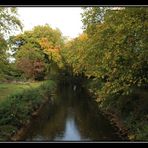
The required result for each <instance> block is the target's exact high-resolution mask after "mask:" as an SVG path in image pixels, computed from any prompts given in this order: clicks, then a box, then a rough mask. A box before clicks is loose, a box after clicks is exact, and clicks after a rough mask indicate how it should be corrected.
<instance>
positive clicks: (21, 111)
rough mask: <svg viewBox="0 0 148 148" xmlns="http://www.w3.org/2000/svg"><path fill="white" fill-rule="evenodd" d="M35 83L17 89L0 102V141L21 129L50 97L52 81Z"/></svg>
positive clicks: (53, 87)
mask: <svg viewBox="0 0 148 148" xmlns="http://www.w3.org/2000/svg"><path fill="white" fill-rule="evenodd" d="M35 85H36V86H35ZM37 85H38V84H34V87H32V88H30V87H29V88H28V87H27V86H26V88H28V89H24V87H23V89H24V90H21V89H18V90H19V91H17V92H16V93H13V94H12V95H9V96H8V97H7V98H5V99H4V100H3V101H2V102H1V103H0V141H4V140H9V139H10V137H11V136H12V135H14V134H15V133H16V132H17V131H18V130H19V129H21V128H22V127H23V126H24V125H25V124H26V123H27V122H28V120H30V118H31V117H32V113H33V112H35V111H36V110H37V109H38V108H39V107H40V106H41V105H42V104H43V103H44V102H45V101H46V100H47V99H49V98H50V96H51V94H52V93H53V91H54V89H55V87H56V85H55V83H54V82H53V81H48V82H44V83H43V84H41V85H40V86H38V87H37ZM20 90H21V91H20Z"/></svg>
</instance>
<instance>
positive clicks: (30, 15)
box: [18, 7, 82, 38]
mask: <svg viewBox="0 0 148 148" xmlns="http://www.w3.org/2000/svg"><path fill="white" fill-rule="evenodd" d="M81 12H82V9H81V8H80V7H18V14H19V17H20V19H21V21H22V22H23V24H24V30H30V29H32V28H33V27H34V26H37V25H44V24H49V25H50V26H51V27H52V28H59V29H60V30H61V32H62V33H63V35H64V36H69V37H70V38H74V37H76V36H78V35H79V34H80V33H82V22H81V15H80V13H81Z"/></svg>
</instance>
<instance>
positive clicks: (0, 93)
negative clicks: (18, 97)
mask: <svg viewBox="0 0 148 148" xmlns="http://www.w3.org/2000/svg"><path fill="white" fill-rule="evenodd" d="M41 84H43V82H26V83H25V82H24V83H0V102H1V101H2V100H4V99H5V98H7V97H8V96H9V95H11V94H13V93H19V92H21V91H23V90H25V89H32V88H37V87H39V86H40V85H41Z"/></svg>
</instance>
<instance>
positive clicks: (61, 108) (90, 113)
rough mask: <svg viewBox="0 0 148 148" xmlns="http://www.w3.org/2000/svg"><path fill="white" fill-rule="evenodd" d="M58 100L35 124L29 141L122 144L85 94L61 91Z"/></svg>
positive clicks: (30, 131) (66, 90)
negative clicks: (108, 142) (113, 141)
mask: <svg viewBox="0 0 148 148" xmlns="http://www.w3.org/2000/svg"><path fill="white" fill-rule="evenodd" d="M54 100H55V101H54V104H53V106H51V105H48V104H47V105H46V107H45V108H44V109H43V111H42V112H41V115H40V117H39V118H37V119H35V120H34V122H33V124H32V126H31V128H30V130H29V131H28V133H27V135H26V137H25V138H24V139H25V140H26V141H102V140H105V141H112V140H116V141H117V140H121V139H120V138H119V137H118V136H117V135H116V133H115V130H114V128H113V127H112V126H111V125H110V124H109V122H108V120H106V119H105V118H104V117H103V116H102V115H101V114H100V113H99V112H98V109H97V104H96V103H95V102H94V101H93V100H92V99H90V98H89V97H88V95H87V94H86V93H85V92H83V91H80V90H79V91H78V90H77V91H73V89H72V88H70V87H68V88H60V89H58V90H57V93H56V96H55V98H54Z"/></svg>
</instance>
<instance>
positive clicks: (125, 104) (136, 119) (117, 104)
mask: <svg viewBox="0 0 148 148" xmlns="http://www.w3.org/2000/svg"><path fill="white" fill-rule="evenodd" d="M98 84H99V82H97V81H89V82H87V84H86V85H85V87H87V89H88V90H89V91H90V93H91V94H92V95H93V96H94V97H95V98H97V102H98V106H99V108H100V110H102V112H104V113H105V114H106V115H107V116H108V117H109V119H110V120H111V121H112V122H114V123H115V125H117V127H118V128H119V130H120V132H121V134H123V135H126V136H127V137H128V139H129V140H131V141H147V140H148V108H147V106H148V99H147V96H148V91H147V89H146V88H143V89H142V88H133V89H131V93H130V94H128V95H124V96H123V95H120V94H118V95H114V96H108V97H106V98H104V99H103V100H100V98H99V95H98V94H99V90H100V86H99V85H98ZM124 132H125V133H124Z"/></svg>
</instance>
